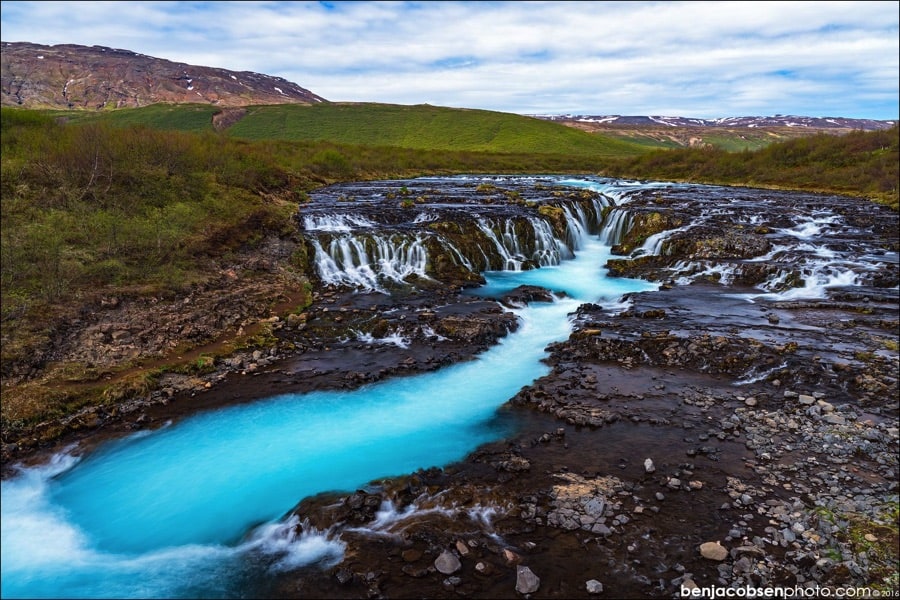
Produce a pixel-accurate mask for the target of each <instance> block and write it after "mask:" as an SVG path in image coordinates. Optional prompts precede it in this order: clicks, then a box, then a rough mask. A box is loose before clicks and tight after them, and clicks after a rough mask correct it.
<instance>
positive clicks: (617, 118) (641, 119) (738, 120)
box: [530, 115, 897, 131]
mask: <svg viewBox="0 0 900 600" xmlns="http://www.w3.org/2000/svg"><path fill="white" fill-rule="evenodd" d="M530 116H532V117H536V118H538V119H544V120H547V121H559V122H563V123H572V124H574V123H592V124H596V125H598V126H603V125H605V126H608V127H615V126H630V127H659V126H665V127H732V128H734V127H806V128H809V129H863V130H866V131H874V130H878V129H890V128H891V127H893V126H894V125H896V124H897V121H875V120H872V119H846V118H843V117H798V116H794V115H774V116H771V117H724V118H721V119H689V118H685V117H656V116H648V117H645V116H622V115H598V116H593V115H530Z"/></svg>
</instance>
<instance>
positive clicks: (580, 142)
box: [228, 103, 646, 156]
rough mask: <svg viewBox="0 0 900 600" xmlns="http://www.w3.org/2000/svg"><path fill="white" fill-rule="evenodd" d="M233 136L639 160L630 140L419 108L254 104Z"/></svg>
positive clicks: (526, 120) (495, 115) (493, 115)
mask: <svg viewBox="0 0 900 600" xmlns="http://www.w3.org/2000/svg"><path fill="white" fill-rule="evenodd" d="M228 133H229V135H232V136H235V137H239V138H243V139H251V140H263V139H265V140H291V141H300V140H328V141H332V142H337V143H342V144H354V145H364V146H396V147H400V148H415V149H419V150H465V151H476V152H477V151H481V152H510V153H528V154H532V153H538V154H569V155H577V156H586V155H592V156H636V155H639V154H642V153H644V152H646V149H645V148H643V147H641V146H639V145H637V144H633V143H631V142H626V141H622V140H613V139H610V138H607V137H606V136H593V135H590V134H588V133H585V132H582V131H577V130H573V129H571V128H569V127H565V126H563V125H559V124H556V123H550V122H547V121H541V120H539V119H534V118H530V117H523V116H520V115H514V114H510V113H500V112H492V111H486V110H472V109H458V108H444V107H438V106H429V105H427V104H420V105H416V106H401V105H394V104H369V103H365V104H316V105H313V106H299V105H281V106H254V107H250V108H248V110H247V114H246V116H244V118H243V119H241V120H240V121H238V122H237V123H236V124H234V125H233V126H232V127H231V128H230V129H229V130H228Z"/></svg>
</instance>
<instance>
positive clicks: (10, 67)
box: [0, 42, 327, 110]
mask: <svg viewBox="0 0 900 600" xmlns="http://www.w3.org/2000/svg"><path fill="white" fill-rule="evenodd" d="M159 102H171V103H179V104H181V103H200V104H213V105H216V106H223V107H231V106H250V105H256V104H315V103H319V102H327V101H326V100H325V99H324V98H322V97H320V96H317V95H316V94H314V93H312V92H310V91H309V90H307V89H304V88H302V87H300V86H299V85H297V84H296V83H292V82H290V81H288V80H286V79H283V78H281V77H272V76H270V75H262V74H260V73H253V72H250V71H229V70H226V69H218V68H215V67H201V66H195V65H188V64H185V63H176V62H172V61H169V60H165V59H161V58H154V57H152V56H146V55H143V54H138V53H136V52H132V51H130V50H121V49H117V48H106V47H104V46H78V45H75V44H60V45H55V46H43V45H40V44H31V43H28V42H0V103H2V105H3V106H22V107H26V108H78V109H92V110H96V109H101V108H125V107H138V106H146V105H149V104H156V103H159Z"/></svg>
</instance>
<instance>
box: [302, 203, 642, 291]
mask: <svg viewBox="0 0 900 600" xmlns="http://www.w3.org/2000/svg"><path fill="white" fill-rule="evenodd" d="M606 206H607V205H606V203H605V202H604V201H603V200H602V199H600V200H598V199H593V200H592V204H591V206H590V207H589V208H588V209H586V208H585V207H583V206H582V205H581V204H579V203H572V204H571V205H570V204H563V205H562V206H561V207H560V208H561V209H562V211H563V214H564V216H565V220H566V224H567V233H566V237H567V239H566V240H561V239H559V238H558V237H557V236H556V235H555V234H554V231H553V228H552V227H551V225H550V224H549V223H548V222H547V221H545V220H543V219H541V218H538V217H536V216H532V217H526V218H525V219H524V220H523V219H521V218H520V219H515V218H494V219H491V218H487V217H481V218H478V219H476V220H475V221H474V225H475V226H476V227H477V229H478V230H479V231H480V232H481V233H482V234H483V236H484V240H485V241H486V242H487V243H488V247H486V248H485V247H483V243H480V242H478V243H473V244H472V245H471V246H470V247H469V249H468V252H470V253H471V252H477V253H478V255H476V256H467V254H466V251H464V250H463V249H462V248H459V247H457V245H456V244H454V243H453V242H452V241H450V240H448V239H447V238H446V237H444V236H441V235H440V234H438V233H436V232H419V233H417V234H416V235H415V236H412V235H411V234H408V233H402V232H397V233H392V234H380V233H374V232H372V231H365V232H363V233H358V232H355V231H353V230H354V229H355V228H369V227H373V226H376V224H374V223H373V222H372V221H370V220H368V219H365V218H362V217H351V216H346V215H332V214H329V215H315V216H306V217H304V223H305V225H306V230H307V231H309V232H311V233H312V234H313V235H311V236H310V237H311V244H312V247H313V250H314V252H315V259H314V260H315V265H316V269H317V272H318V274H319V277H320V279H321V280H322V281H323V283H325V284H329V285H346V286H350V287H355V288H358V289H363V290H378V291H383V290H384V287H385V285H387V284H403V283H405V281H406V280H407V278H408V277H410V276H411V275H415V276H416V277H420V278H429V275H428V273H427V270H428V264H429V258H430V257H429V254H428V253H429V250H428V248H427V245H426V238H428V237H432V238H435V239H436V240H437V241H438V243H439V245H440V247H441V248H443V249H444V251H446V252H447V253H448V254H449V256H450V258H451V260H452V261H453V262H454V263H455V264H457V265H459V266H462V267H464V268H466V269H468V270H470V271H475V270H476V269H477V270H481V269H483V268H486V267H488V266H489V265H498V266H499V268H500V270H506V271H522V270H524V269H528V268H532V267H534V266H537V267H549V266H553V265H558V264H559V263H560V261H562V260H567V259H571V258H573V257H574V255H575V251H576V250H577V249H578V248H579V247H581V246H582V245H583V243H584V240H585V239H586V238H587V237H588V236H589V235H591V234H592V233H595V232H596V231H597V229H598V227H597V225H596V224H597V223H601V222H602V221H603V210H604V208H605V207H606ZM613 214H615V219H614V221H615V222H614V230H613V232H612V233H608V232H606V229H607V228H606V227H605V228H604V229H603V232H601V235H602V236H604V237H603V240H604V242H607V243H608V242H609V240H611V239H620V238H621V236H622V235H623V234H624V232H625V231H627V228H626V224H627V223H629V221H628V218H627V215H625V214H624V213H623V212H616V211H613ZM422 215H427V213H420V214H419V215H418V216H417V217H416V221H415V222H416V223H418V222H420V221H419V217H422ZM422 218H423V219H424V220H432V217H430V216H426V217H422ZM520 232H521V233H520Z"/></svg>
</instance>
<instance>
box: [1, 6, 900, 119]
mask: <svg viewBox="0 0 900 600" xmlns="http://www.w3.org/2000/svg"><path fill="white" fill-rule="evenodd" d="M331 6H333V8H332V9H329V8H327V7H326V6H325V5H324V4H322V3H318V2H132V1H129V2H85V3H71V2H18V1H14V2H3V11H2V17H0V18H2V27H3V37H4V41H31V42H35V43H78V44H88V45H91V44H100V45H107V46H115V47H120V48H128V49H131V50H134V51H136V52H141V53H143V54H149V55H151V56H158V57H161V58H167V59H169V60H175V61H179V62H186V63H191V64H202V65H209V66H216V67H224V68H228V69H233V70H252V71H258V72H262V73H267V74H271V75H277V76H281V77H285V78H286V79H289V80H291V81H294V82H296V83H297V84H298V85H301V86H303V87H306V88H308V89H310V90H312V91H314V92H315V93H317V94H319V95H321V96H324V97H325V98H328V99H330V100H338V101H340V100H346V101H372V102H393V103H400V104H417V103H425V102H427V103H431V104H438V105H446V106H468V107H472V108H487V109H492V110H505V111H510V112H522V113H527V112H541V113H545V112H586V113H593V114H601V113H608V114H647V113H652V114H671V113H670V111H671V110H676V109H677V110H678V111H679V112H678V114H680V115H682V116H696V117H718V116H733V115H734V114H735V113H734V111H740V113H741V114H774V113H794V114H823V113H830V114H832V115H833V116H857V117H870V118H884V119H890V118H894V119H896V118H897V116H898V115H897V113H898V90H897V87H898V83H897V82H898V78H900V64H898V55H900V43H898V8H900V3H898V2H897V1H891V2H740V1H738V2H335V3H332V4H331ZM837 111H839V112H840V114H838V112H837Z"/></svg>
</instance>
